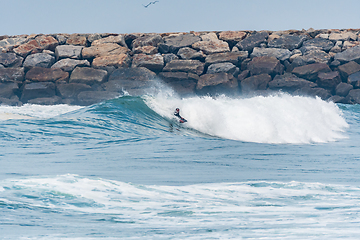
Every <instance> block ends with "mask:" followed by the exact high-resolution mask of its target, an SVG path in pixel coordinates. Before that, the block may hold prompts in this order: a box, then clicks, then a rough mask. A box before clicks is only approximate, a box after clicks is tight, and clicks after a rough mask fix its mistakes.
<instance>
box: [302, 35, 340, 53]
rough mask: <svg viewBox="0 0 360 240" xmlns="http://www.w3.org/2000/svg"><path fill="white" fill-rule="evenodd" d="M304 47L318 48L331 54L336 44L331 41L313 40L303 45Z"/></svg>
mask: <svg viewBox="0 0 360 240" xmlns="http://www.w3.org/2000/svg"><path fill="white" fill-rule="evenodd" d="M303 46H304V47H316V48H319V49H320V50H322V51H325V52H329V51H330V50H331V49H332V48H333V47H334V46H335V44H334V43H333V42H332V41H329V40H327V39H324V38H313V39H310V40H307V41H304V43H303Z"/></svg>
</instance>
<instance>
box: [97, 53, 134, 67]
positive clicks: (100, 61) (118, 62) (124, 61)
mask: <svg viewBox="0 0 360 240" xmlns="http://www.w3.org/2000/svg"><path fill="white" fill-rule="evenodd" d="M130 65H131V58H130V57H129V55H128V54H125V53H122V54H119V55H108V56H100V57H97V58H95V59H94V60H93V62H92V67H94V68H104V67H109V66H114V67H116V68H119V67H130Z"/></svg>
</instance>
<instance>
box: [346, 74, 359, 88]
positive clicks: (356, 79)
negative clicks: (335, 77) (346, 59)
mask: <svg viewBox="0 0 360 240" xmlns="http://www.w3.org/2000/svg"><path fill="white" fill-rule="evenodd" d="M347 82H348V83H349V84H351V85H353V86H354V88H360V72H356V73H353V74H351V75H350V76H349V77H348V81H347Z"/></svg>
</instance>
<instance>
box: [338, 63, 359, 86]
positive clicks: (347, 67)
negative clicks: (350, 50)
mask: <svg viewBox="0 0 360 240" xmlns="http://www.w3.org/2000/svg"><path fill="white" fill-rule="evenodd" d="M338 69H339V72H340V76H341V79H342V81H343V82H347V79H348V77H349V75H351V74H353V73H356V72H359V71H360V65H359V64H357V63H356V62H354V61H351V62H348V63H345V64H343V65H341V66H339V67H338Z"/></svg>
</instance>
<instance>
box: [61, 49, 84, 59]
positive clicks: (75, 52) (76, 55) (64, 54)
mask: <svg viewBox="0 0 360 240" xmlns="http://www.w3.org/2000/svg"><path fill="white" fill-rule="evenodd" d="M83 48H84V47H83V46H74V45H60V46H57V47H56V48H55V56H56V60H59V59H63V58H72V59H80V58H81V51H82V49H83Z"/></svg>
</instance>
